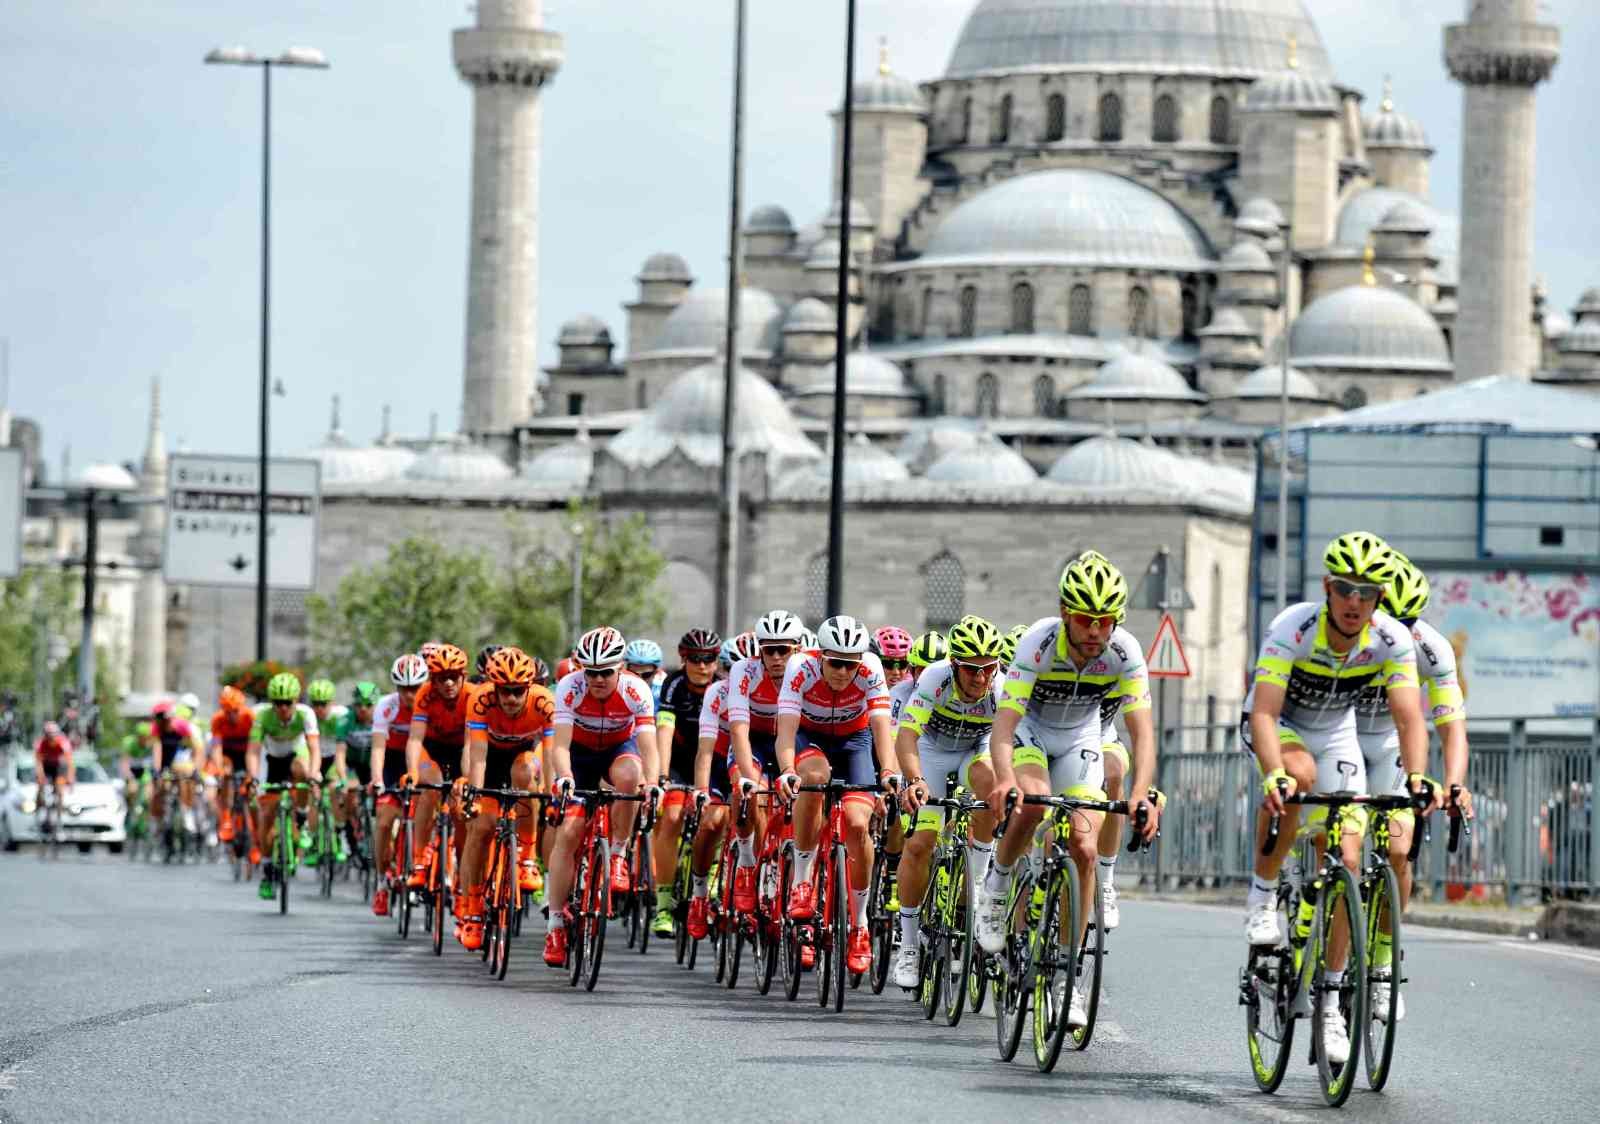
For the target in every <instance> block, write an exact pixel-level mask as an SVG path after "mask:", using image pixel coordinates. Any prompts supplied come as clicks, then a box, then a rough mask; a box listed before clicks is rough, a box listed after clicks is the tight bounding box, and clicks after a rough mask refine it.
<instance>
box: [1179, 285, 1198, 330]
mask: <svg viewBox="0 0 1600 1124" xmlns="http://www.w3.org/2000/svg"><path fill="white" fill-rule="evenodd" d="M1180 300H1181V301H1182V308H1183V338H1184V339H1186V340H1192V339H1194V334H1195V332H1197V331H1199V329H1200V299H1199V298H1198V297H1196V296H1195V295H1194V290H1193V289H1187V288H1186V289H1184V290H1183V295H1182V297H1181V298H1180Z"/></svg>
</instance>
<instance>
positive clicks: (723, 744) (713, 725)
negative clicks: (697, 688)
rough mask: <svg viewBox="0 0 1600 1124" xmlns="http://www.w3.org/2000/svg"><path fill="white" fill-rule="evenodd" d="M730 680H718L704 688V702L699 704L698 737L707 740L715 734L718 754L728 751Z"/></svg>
mask: <svg viewBox="0 0 1600 1124" xmlns="http://www.w3.org/2000/svg"><path fill="white" fill-rule="evenodd" d="M729 682H730V680H727V679H719V680H717V681H716V682H715V683H713V684H711V686H709V687H707V688H706V694H705V701H703V702H702V703H701V704H700V736H701V737H702V738H709V737H711V736H712V732H713V731H715V732H716V739H717V748H716V751H717V752H718V753H725V752H727V749H728V739H729V736H730V735H729V733H728V696H729V694H731V692H730V690H729V688H728V683H729Z"/></svg>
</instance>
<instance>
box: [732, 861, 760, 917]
mask: <svg viewBox="0 0 1600 1124" xmlns="http://www.w3.org/2000/svg"><path fill="white" fill-rule="evenodd" d="M733 908H734V909H736V910H738V911H739V912H740V913H754V912H755V908H756V868H755V867H753V866H736V867H734V868H733Z"/></svg>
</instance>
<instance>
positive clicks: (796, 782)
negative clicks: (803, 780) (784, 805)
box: [778, 770, 800, 800]
mask: <svg viewBox="0 0 1600 1124" xmlns="http://www.w3.org/2000/svg"><path fill="white" fill-rule="evenodd" d="M778 788H780V789H781V790H782V791H783V794H784V797H785V798H786V799H789V800H793V799H794V798H795V797H796V796H798V795H800V776H799V774H797V773H795V772H794V771H793V770H790V771H789V772H786V773H784V774H783V775H782V776H780V777H779V778H778Z"/></svg>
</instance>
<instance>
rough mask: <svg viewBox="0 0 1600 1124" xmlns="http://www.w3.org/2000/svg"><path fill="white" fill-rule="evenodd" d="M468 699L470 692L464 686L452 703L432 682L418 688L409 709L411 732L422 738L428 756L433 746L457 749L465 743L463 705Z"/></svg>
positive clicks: (465, 713) (469, 689)
mask: <svg viewBox="0 0 1600 1124" xmlns="http://www.w3.org/2000/svg"><path fill="white" fill-rule="evenodd" d="M471 700H472V690H471V688H469V687H468V686H467V685H466V684H465V683H463V684H462V685H461V690H459V691H457V692H456V699H455V702H446V701H445V699H444V696H443V695H441V694H439V692H437V691H435V690H434V689H433V684H432V683H424V684H423V685H422V688H421V690H419V691H418V692H417V701H416V703H415V704H414V705H413V707H412V710H411V730H412V732H413V733H420V734H421V735H422V740H423V743H424V744H425V745H426V746H427V747H428V752H429V755H430V756H432V754H433V749H434V747H435V746H437V747H439V748H441V749H460V748H461V747H462V746H463V745H465V744H466V740H467V704H468V703H469V702H471Z"/></svg>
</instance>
